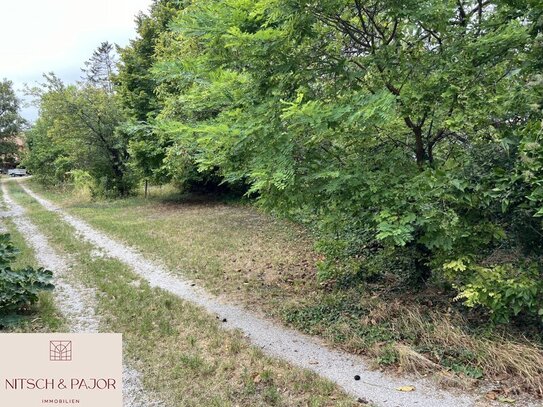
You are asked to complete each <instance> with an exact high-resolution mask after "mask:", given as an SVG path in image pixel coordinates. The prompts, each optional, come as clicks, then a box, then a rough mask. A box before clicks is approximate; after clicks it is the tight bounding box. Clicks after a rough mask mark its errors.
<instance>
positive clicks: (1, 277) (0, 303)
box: [0, 234, 54, 325]
mask: <svg viewBox="0 0 543 407" xmlns="http://www.w3.org/2000/svg"><path fill="white" fill-rule="evenodd" d="M16 254H17V250H16V249H15V247H14V246H13V244H12V243H11V240H10V238H9V235H7V234H2V235H0V325H2V324H3V323H5V321H7V320H8V319H9V317H11V315H13V314H14V313H17V312H20V311H26V310H28V309H29V308H30V307H31V306H32V305H33V304H35V303H36V302H37V301H38V294H39V293H40V292H41V291H44V290H46V291H47V290H52V289H53V288H54V286H53V284H52V280H53V274H52V273H51V272H50V271H48V270H44V269H41V268H40V269H33V268H31V267H26V268H24V269H21V270H12V268H11V266H10V264H11V262H12V261H13V259H14V258H15V256H16Z"/></svg>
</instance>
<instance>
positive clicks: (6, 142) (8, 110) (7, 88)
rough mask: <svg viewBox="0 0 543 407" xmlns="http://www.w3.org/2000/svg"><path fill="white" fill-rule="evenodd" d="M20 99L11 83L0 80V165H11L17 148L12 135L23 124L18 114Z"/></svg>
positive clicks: (18, 131)
mask: <svg viewBox="0 0 543 407" xmlns="http://www.w3.org/2000/svg"><path fill="white" fill-rule="evenodd" d="M19 107H20V101H19V99H18V98H17V95H16V94H15V91H14V90H13V83H12V82H11V81H8V80H7V79H4V80H2V81H0V161H1V162H0V165H2V166H6V165H13V164H14V163H15V160H16V153H17V150H18V147H17V144H16V143H15V141H14V137H15V136H17V135H19V133H20V132H21V131H22V129H23V125H24V124H25V121H24V119H23V118H22V117H21V116H20V114H19Z"/></svg>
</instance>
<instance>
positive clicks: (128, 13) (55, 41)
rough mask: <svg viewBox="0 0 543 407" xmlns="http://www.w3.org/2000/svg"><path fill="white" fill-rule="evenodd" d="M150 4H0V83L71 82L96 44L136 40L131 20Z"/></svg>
mask: <svg viewBox="0 0 543 407" xmlns="http://www.w3.org/2000/svg"><path fill="white" fill-rule="evenodd" d="M151 2H152V0H94V1H88V0H87V1H83V0H0V78H4V77H5V78H8V79H11V80H12V81H13V82H14V83H15V87H16V88H17V89H21V88H22V87H23V84H24V83H29V84H31V83H34V82H36V81H40V80H41V76H42V73H44V72H51V71H54V72H55V73H57V74H58V75H59V76H60V77H61V78H62V79H64V80H66V81H73V80H75V79H76V78H78V77H79V75H80V68H81V67H82V66H83V63H84V62H85V61H86V60H87V59H88V58H89V57H90V56H91V54H92V52H93V51H94V49H96V47H97V46H98V45H100V43H101V42H103V41H109V42H112V43H117V44H119V45H121V46H123V45H126V44H127V43H128V40H129V39H131V38H134V37H135V35H136V34H135V23H134V18H135V16H136V14H137V13H138V12H139V11H147V9H148V8H149V6H150V5H151ZM25 115H26V116H27V117H28V116H35V112H33V111H32V110H26V111H25ZM28 118H30V119H33V118H34V117H28Z"/></svg>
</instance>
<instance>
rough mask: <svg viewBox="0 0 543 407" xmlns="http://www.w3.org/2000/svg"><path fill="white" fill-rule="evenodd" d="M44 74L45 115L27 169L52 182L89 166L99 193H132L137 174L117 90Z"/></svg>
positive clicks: (31, 141) (32, 139) (31, 140)
mask: <svg viewBox="0 0 543 407" xmlns="http://www.w3.org/2000/svg"><path fill="white" fill-rule="evenodd" d="M45 79H46V83H45V84H43V85H42V87H41V88H39V89H35V92H34V94H35V96H37V97H38V98H39V103H40V118H39V119H38V121H37V123H36V124H35V126H34V128H33V129H32V130H31V131H30V132H29V133H28V147H29V154H28V156H27V157H26V159H25V163H26V165H27V166H28V168H29V169H31V170H32V171H33V172H34V173H35V174H36V177H37V178H38V179H41V180H43V181H49V182H51V181H52V182H65V181H69V180H70V175H71V174H72V172H73V171H74V170H80V171H86V172H88V173H89V174H90V175H91V177H92V179H93V180H94V185H93V192H94V193H95V194H112V195H126V194H128V193H129V192H130V190H131V188H132V178H131V173H130V170H129V168H128V167H127V161H128V153H127V136H126V134H125V133H123V132H122V131H121V130H122V129H121V128H120V124H121V123H123V121H124V120H125V116H124V114H123V111H122V108H121V106H120V103H119V99H118V97H117V95H116V94H115V93H110V92H109V91H108V90H107V89H104V88H103V87H101V86H100V87H96V86H94V85H93V84H91V83H80V84H78V85H69V86H66V85H65V84H64V83H63V82H62V81H61V80H60V79H58V78H57V77H56V76H54V74H50V75H45Z"/></svg>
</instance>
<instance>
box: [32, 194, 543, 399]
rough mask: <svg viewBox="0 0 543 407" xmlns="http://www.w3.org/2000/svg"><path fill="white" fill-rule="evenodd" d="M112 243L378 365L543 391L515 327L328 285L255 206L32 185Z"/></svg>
mask: <svg viewBox="0 0 543 407" xmlns="http://www.w3.org/2000/svg"><path fill="white" fill-rule="evenodd" d="M32 188H34V189H35V190H36V191H37V192H39V193H41V194H43V195H45V196H46V197H47V198H48V199H51V200H53V201H55V202H56V203H57V204H59V205H61V206H62V207H64V208H65V209H66V210H68V212H70V213H72V214H75V215H77V216H79V217H81V218H83V219H85V220H86V221H88V222H89V223H90V224H91V225H93V226H95V227H97V228H98V229H101V230H103V231H105V232H107V233H109V234H110V235H111V236H113V237H116V238H118V239H121V240H124V241H125V242H127V243H129V244H131V245H133V246H135V247H137V248H139V249H140V250H141V251H142V252H143V253H144V254H145V255H146V256H148V257H150V258H155V259H157V260H159V261H162V262H163V263H165V264H166V265H167V266H168V267H169V268H170V269H171V270H172V271H174V272H177V273H180V274H182V275H183V276H184V277H188V278H191V279H194V280H197V281H198V282H199V284H200V285H202V286H204V287H205V288H207V289H208V290H209V291H211V292H213V293H215V294H217V295H223V296H225V297H227V298H228V299H229V300H234V301H237V302H240V303H243V304H245V305H246V306H247V307H249V308H250V309H252V310H257V311H259V312H261V313H262V314H265V315H267V316H271V317H273V318H275V319H277V320H280V321H282V322H284V323H286V324H288V325H290V326H293V327H296V328H297V329H299V330H301V331H303V332H306V333H310V334H313V335H318V336H320V337H323V338H325V339H326V340H327V341H328V342H330V343H332V344H334V346H338V347H341V348H343V349H346V350H348V351H351V352H354V353H359V354H365V355H369V356H370V357H372V359H373V360H374V361H375V365H376V366H377V367H380V368H383V369H393V370H396V371H400V372H416V373H419V374H424V375H426V374H431V375H433V376H434V377H435V378H436V379H437V380H439V381H440V382H441V383H443V384H444V385H447V386H455V387H463V388H470V387H473V386H475V385H477V384H479V383H480V381H482V380H486V381H488V382H490V381H492V385H493V386H494V387H495V388H496V391H497V392H500V393H503V394H505V395H507V396H510V395H514V394H531V395H539V396H541V395H543V350H542V340H541V336H540V335H538V334H537V333H536V334H535V335H533V336H532V337H531V339H530V340H528V339H526V338H525V337H524V335H523V331H522V329H515V327H512V326H504V327H493V326H491V325H488V324H482V325H479V326H478V325H477V324H474V323H472V322H470V321H468V320H466V319H465V318H464V317H463V315H462V313H461V312H459V310H458V309H455V308H451V307H449V306H448V305H447V306H441V305H440V304H439V298H440V296H441V293H432V292H424V293H421V294H420V295H418V296H415V297H410V296H405V295H404V296H398V293H392V294H391V293H390V292H388V291H387V290H386V289H382V290H379V289H375V288H372V289H368V288H367V287H364V286H361V285H352V286H350V287H338V286H337V285H336V286H329V285H325V284H319V283H318V281H317V278H316V268H315V263H316V261H317V259H318V256H317V255H316V254H315V252H314V251H313V250H312V242H311V239H310V238H309V236H308V235H307V234H306V233H305V232H304V230H303V229H301V228H299V227H298V226H296V225H293V224H291V223H288V222H284V221H280V220H277V219H274V218H272V217H270V216H267V215H265V214H262V213H260V212H258V211H257V210H255V209H254V208H251V207H248V206H243V205H237V204H235V203H234V204H232V203H229V204H228V203H224V202H221V201H213V200H211V201H210V200H208V199H205V198H203V197H191V196H179V195H176V194H174V193H172V191H171V190H163V191H160V190H154V191H153V193H152V197H151V198H150V199H143V198H142V197H133V198H129V199H122V200H114V201H91V200H89V199H88V198H85V197H81V196H80V197H78V196H76V195H73V194H69V193H64V194H56V193H54V192H52V191H44V190H43V189H42V188H40V187H39V186H37V185H32Z"/></svg>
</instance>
